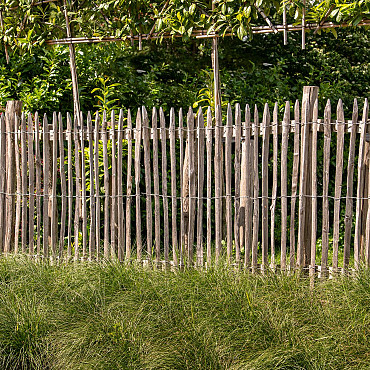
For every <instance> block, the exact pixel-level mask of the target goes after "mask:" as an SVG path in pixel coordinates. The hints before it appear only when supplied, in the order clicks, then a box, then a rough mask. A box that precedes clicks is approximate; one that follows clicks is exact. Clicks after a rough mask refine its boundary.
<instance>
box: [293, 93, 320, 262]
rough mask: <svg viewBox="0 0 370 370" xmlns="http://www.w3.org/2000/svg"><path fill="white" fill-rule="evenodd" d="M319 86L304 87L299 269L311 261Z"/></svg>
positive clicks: (298, 249)
mask: <svg viewBox="0 0 370 370" xmlns="http://www.w3.org/2000/svg"><path fill="white" fill-rule="evenodd" d="M318 94H319V88H318V87H317V86H304V87H303V98H302V111H301V112H302V113H301V123H302V131H301V165H300V179H299V215H298V217H299V221H298V222H299V227H298V248H297V267H304V266H308V265H309V264H310V259H311V237H315V236H312V235H311V222H312V212H311V208H312V200H311V198H310V197H311V196H312V184H311V176H312V175H311V163H310V162H311V161H310V158H311V155H312V128H311V127H312V119H313V112H314V105H315V101H316V99H317V98H318Z"/></svg>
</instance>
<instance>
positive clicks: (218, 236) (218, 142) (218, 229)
mask: <svg viewBox="0 0 370 370" xmlns="http://www.w3.org/2000/svg"><path fill="white" fill-rule="evenodd" d="M215 115H216V126H215V156H214V162H215V221H216V222H215V242H216V255H215V257H216V259H215V262H216V264H217V263H218V261H219V259H220V257H221V240H222V198H221V196H222V183H221V182H222V180H221V179H222V173H221V169H222V157H221V153H222V136H223V135H222V130H223V126H222V116H221V107H220V106H217V107H216V113H215Z"/></svg>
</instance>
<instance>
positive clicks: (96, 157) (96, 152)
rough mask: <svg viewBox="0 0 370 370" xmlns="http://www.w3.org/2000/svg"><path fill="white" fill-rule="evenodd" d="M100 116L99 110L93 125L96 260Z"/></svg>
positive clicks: (99, 203)
mask: <svg viewBox="0 0 370 370" xmlns="http://www.w3.org/2000/svg"><path fill="white" fill-rule="evenodd" d="M99 131H100V116H99V112H96V114H95V127H94V174H95V210H96V214H95V242H96V247H95V253H96V260H97V261H99V258H100V245H101V234H100V225H101V222H100V217H101V216H100V215H101V202H100V167H99V147H100V135H99Z"/></svg>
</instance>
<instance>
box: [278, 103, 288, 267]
mask: <svg viewBox="0 0 370 370" xmlns="http://www.w3.org/2000/svg"><path fill="white" fill-rule="evenodd" d="M289 132H290V102H289V101H287V102H285V111H284V119H283V127H282V139H281V262H280V264H281V270H282V271H285V269H286V247H287V223H288V199H287V195H288V191H287V182H288V172H287V166H286V165H285V163H287V159H288V140H289Z"/></svg>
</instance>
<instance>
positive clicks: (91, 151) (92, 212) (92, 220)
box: [86, 112, 96, 261]
mask: <svg viewBox="0 0 370 370" xmlns="http://www.w3.org/2000/svg"><path fill="white" fill-rule="evenodd" d="M86 121H87V140H88V144H89V149H88V153H89V169H88V172H89V184H90V186H89V201H90V221H89V222H90V230H89V261H92V260H93V258H94V255H95V249H96V242H95V238H96V231H95V226H96V223H95V217H96V209H95V196H94V191H95V190H94V189H95V187H94V177H95V168H94V143H93V127H92V117H91V113H90V112H89V113H88V114H87V118H86Z"/></svg>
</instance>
